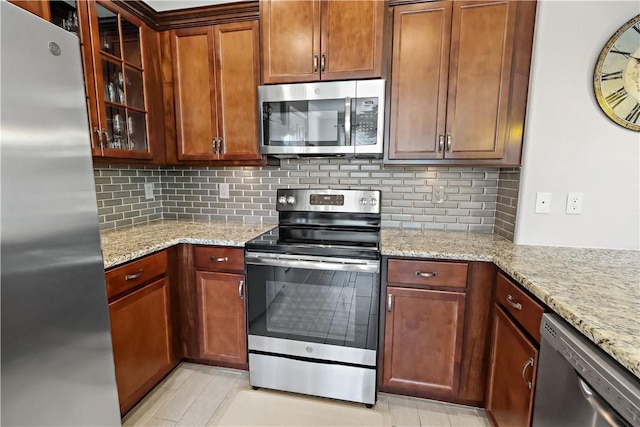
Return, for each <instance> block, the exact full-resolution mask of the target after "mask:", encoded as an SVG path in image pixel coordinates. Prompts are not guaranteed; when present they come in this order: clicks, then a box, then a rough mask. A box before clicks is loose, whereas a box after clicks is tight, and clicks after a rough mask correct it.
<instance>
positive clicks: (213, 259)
mask: <svg viewBox="0 0 640 427" xmlns="http://www.w3.org/2000/svg"><path fill="white" fill-rule="evenodd" d="M210 258H211V261H215V262H227V261H229V257H226V256H223V257H220V258H218V257H214V256H212V257H210Z"/></svg>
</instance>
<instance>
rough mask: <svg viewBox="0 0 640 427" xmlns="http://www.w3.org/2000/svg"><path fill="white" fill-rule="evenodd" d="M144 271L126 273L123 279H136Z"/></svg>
mask: <svg viewBox="0 0 640 427" xmlns="http://www.w3.org/2000/svg"><path fill="white" fill-rule="evenodd" d="M143 272H144V270H140V271H138V272H137V273H133V274H127V275H125V276H124V280H133V279H137V278H138V277H140V276H142V273H143Z"/></svg>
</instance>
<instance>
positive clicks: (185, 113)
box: [171, 27, 218, 160]
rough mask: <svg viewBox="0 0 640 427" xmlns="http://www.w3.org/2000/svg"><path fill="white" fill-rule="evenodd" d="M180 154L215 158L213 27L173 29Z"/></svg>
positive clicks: (177, 131)
mask: <svg viewBox="0 0 640 427" xmlns="http://www.w3.org/2000/svg"><path fill="white" fill-rule="evenodd" d="M171 50H172V55H173V75H174V81H173V91H174V96H175V101H176V102H175V110H176V134H177V145H178V150H177V155H178V159H180V160H212V159H215V158H216V157H217V155H216V154H215V152H214V146H213V139H214V138H215V137H216V136H217V135H218V111H217V108H216V103H215V100H216V86H215V75H214V73H215V71H214V70H215V67H214V57H213V29H212V27H204V28H188V29H180V30H173V31H171Z"/></svg>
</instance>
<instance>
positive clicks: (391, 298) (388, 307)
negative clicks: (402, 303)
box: [387, 294, 393, 313]
mask: <svg viewBox="0 0 640 427" xmlns="http://www.w3.org/2000/svg"><path fill="white" fill-rule="evenodd" d="M392 306H393V296H392V295H391V294H387V311H388V312H389V313H391V308H392Z"/></svg>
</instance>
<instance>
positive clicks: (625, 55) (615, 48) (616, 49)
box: [610, 46, 631, 58]
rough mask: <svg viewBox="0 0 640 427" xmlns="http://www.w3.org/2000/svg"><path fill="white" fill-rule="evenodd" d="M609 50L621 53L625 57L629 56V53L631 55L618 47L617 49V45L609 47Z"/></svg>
mask: <svg viewBox="0 0 640 427" xmlns="http://www.w3.org/2000/svg"><path fill="white" fill-rule="evenodd" d="M610 52H611V53H617V54H618V55H622V56H624V57H625V58H628V57H629V55H631V52H623V51H621V50H620V49H618V48H617V47H615V46H614V47H612V48H611V51H610Z"/></svg>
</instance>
